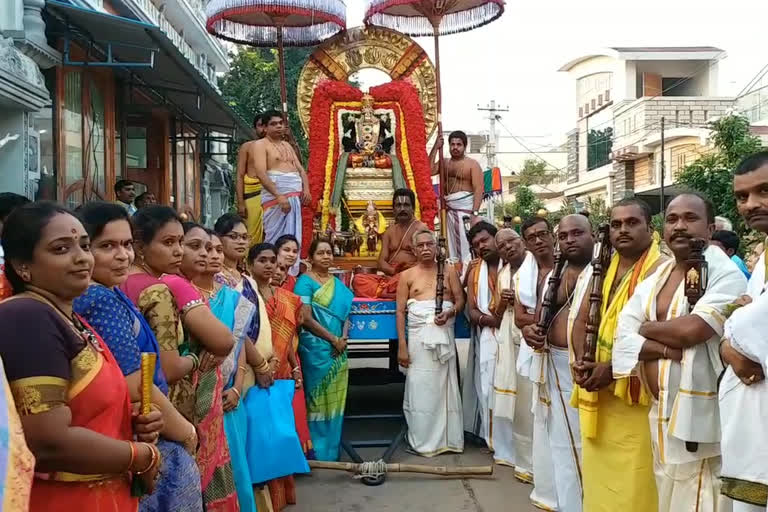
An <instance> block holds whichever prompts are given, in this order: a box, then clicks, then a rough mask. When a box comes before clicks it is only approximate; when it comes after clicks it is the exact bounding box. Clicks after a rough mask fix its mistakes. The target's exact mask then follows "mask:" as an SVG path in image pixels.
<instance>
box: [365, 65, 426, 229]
mask: <svg viewBox="0 0 768 512" xmlns="http://www.w3.org/2000/svg"><path fill="white" fill-rule="evenodd" d="M371 95H372V96H373V97H374V98H376V100H377V101H392V102H394V103H397V104H399V106H400V121H401V126H400V133H401V135H402V141H401V144H402V147H401V144H398V150H400V149H402V150H404V151H405V154H402V155H400V154H399V155H398V157H399V158H400V160H401V161H402V162H404V165H403V170H406V165H405V162H406V161H407V160H410V168H411V169H412V170H413V171H412V172H413V181H414V182H415V183H414V185H415V192H416V197H417V198H418V201H419V204H420V207H421V220H422V222H424V224H426V225H427V226H429V227H430V228H433V227H434V223H435V216H436V215H437V197H436V196H435V190H434V189H433V188H432V167H431V165H430V163H429V156H428V155H427V133H426V131H427V130H426V126H425V125H424V110H423V109H422V107H421V101H420V100H419V93H418V91H417V90H416V88H415V87H414V86H413V85H411V84H410V83H409V82H406V81H403V80H394V81H392V82H389V83H386V84H383V85H379V86H377V87H372V88H371ZM403 121H404V122H403ZM406 133H407V134H408V136H407V137H406V136H405V134H406ZM406 155H407V158H405V157H406ZM409 181H410V180H409Z"/></svg>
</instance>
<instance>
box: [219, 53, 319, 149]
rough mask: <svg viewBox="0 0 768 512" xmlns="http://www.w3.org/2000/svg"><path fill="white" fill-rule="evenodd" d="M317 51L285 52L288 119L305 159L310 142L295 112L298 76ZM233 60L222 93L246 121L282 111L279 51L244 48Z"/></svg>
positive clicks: (224, 80)
mask: <svg viewBox="0 0 768 512" xmlns="http://www.w3.org/2000/svg"><path fill="white" fill-rule="evenodd" d="M313 51H314V48H286V49H285V54H284V55H285V81H286V87H287V92H288V119H289V124H290V126H291V131H292V132H293V135H294V137H296V142H297V144H298V145H299V149H300V150H301V152H302V155H301V157H302V160H303V161H306V157H307V139H306V137H305V136H304V130H303V129H302V128H301V122H300V121H299V115H298V111H297V110H296V89H297V86H298V83H299V73H301V68H302V67H303V66H304V63H305V62H306V60H307V58H308V57H309V55H310V54H311V53H312V52H313ZM230 58H231V59H232V62H231V65H230V69H229V72H227V74H226V75H224V78H223V79H222V80H221V82H220V87H221V93H222V96H223V97H224V99H225V100H226V101H227V103H229V105H230V106H231V107H232V108H233V109H234V110H235V111H236V112H237V113H238V114H240V115H241V116H242V117H243V119H245V120H248V121H251V120H253V118H254V117H255V116H256V115H257V114H261V113H263V112H265V111H267V110H271V109H274V110H280V109H281V106H280V76H279V75H280V73H279V69H278V62H277V52H276V50H270V49H266V48H249V47H245V46H241V47H240V48H239V51H238V52H237V53H232V54H230Z"/></svg>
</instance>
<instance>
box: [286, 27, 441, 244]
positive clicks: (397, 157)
mask: <svg viewBox="0 0 768 512" xmlns="http://www.w3.org/2000/svg"><path fill="white" fill-rule="evenodd" d="M361 69H378V70H380V71H383V72H385V73H387V75H389V77H390V78H392V81H391V82H388V83H385V84H383V85H379V86H376V87H372V88H371V89H370V91H368V92H365V93H364V92H363V91H361V90H359V89H357V88H355V87H353V86H352V85H350V84H349V79H350V77H351V76H352V75H353V74H354V73H356V72H357V71H359V70H361ZM297 107H298V112H299V117H300V120H301V124H302V127H303V128H304V131H305V133H306V134H307V137H308V139H309V155H310V158H309V163H308V166H307V171H308V174H309V181H310V187H311V189H312V197H313V205H312V207H311V208H308V209H305V212H304V219H303V224H304V226H305V228H304V233H303V236H304V240H303V243H304V246H305V247H306V246H308V244H309V242H310V241H311V240H312V237H313V236H318V235H321V234H323V235H330V236H332V237H334V238H336V242H337V243H336V247H337V251H338V252H337V254H338V255H347V256H361V257H364V258H365V257H368V258H371V257H374V256H376V254H377V253H378V251H379V250H380V243H379V242H378V238H379V237H380V234H381V233H383V232H384V230H385V229H386V227H387V226H386V224H387V222H389V221H391V211H392V193H393V191H394V190H395V189H396V188H408V189H411V190H413V191H414V193H415V194H416V203H417V204H416V215H417V217H418V218H420V219H421V220H422V221H423V222H425V223H426V224H427V225H429V226H432V225H433V222H434V219H435V215H436V213H437V205H436V198H435V193H434V189H433V187H432V179H431V174H432V172H431V165H430V162H429V158H428V156H427V151H426V148H427V140H428V139H429V137H430V136H431V135H432V133H433V132H434V130H435V128H436V126H437V83H436V79H435V69H434V67H433V66H432V62H431V61H430V60H429V57H428V56H427V54H426V53H425V52H424V50H423V48H421V47H420V46H419V45H418V44H417V43H416V42H415V41H413V40H412V39H411V38H409V37H408V36H405V35H403V34H401V33H399V32H395V31H393V30H388V29H384V28H379V27H366V28H362V27H359V28H354V29H350V30H347V31H345V32H342V33H340V34H339V35H337V36H335V37H333V38H331V39H329V40H328V41H326V42H324V43H323V44H322V45H320V46H319V47H318V48H317V50H315V52H314V53H313V54H312V55H311V56H310V58H309V59H308V60H307V62H306V64H305V65H304V67H303V68H302V71H301V74H300V76H299V84H298V91H297ZM344 217H346V218H348V219H349V228H348V230H347V231H346V232H341V224H342V218H344Z"/></svg>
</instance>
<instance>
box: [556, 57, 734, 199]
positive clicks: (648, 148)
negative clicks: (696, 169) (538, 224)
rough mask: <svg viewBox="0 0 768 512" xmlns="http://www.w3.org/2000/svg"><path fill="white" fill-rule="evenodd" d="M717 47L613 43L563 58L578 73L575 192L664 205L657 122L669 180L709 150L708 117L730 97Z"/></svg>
mask: <svg viewBox="0 0 768 512" xmlns="http://www.w3.org/2000/svg"><path fill="white" fill-rule="evenodd" d="M724 55H725V52H724V51H723V50H720V49H718V48H714V47H664V48H652V47H642V48H608V49H605V50H601V51H598V52H595V53H592V54H589V55H585V56H581V57H578V58H576V59H573V60H571V61H569V62H567V63H566V64H564V65H563V66H562V67H561V68H560V71H563V72H567V73H569V74H570V75H571V76H572V77H573V78H574V80H575V85H576V91H575V97H576V101H575V105H574V110H573V112H574V118H575V123H576V128H575V129H574V130H572V131H571V132H569V134H568V179H567V187H566V189H565V195H566V197H568V198H572V199H583V198H585V197H588V196H602V197H603V198H605V200H606V204H608V205H610V204H612V203H613V202H614V201H616V200H618V199H621V198H623V197H627V196H632V195H640V196H642V197H643V198H644V199H646V200H647V201H648V202H649V203H650V204H651V206H652V208H653V209H655V210H656V211H658V210H659V199H658V193H659V188H660V187H659V181H660V172H661V170H660V165H659V163H660V160H661V153H660V146H661V144H660V142H661V138H660V127H661V119H662V118H664V122H665V155H664V156H665V161H666V162H665V168H666V172H665V180H664V184H665V187H670V188H669V189H668V190H669V191H670V192H673V191H674V188H673V187H674V183H675V176H676V173H677V172H678V171H679V170H680V169H682V168H683V167H684V166H686V165H688V164H690V163H691V162H693V161H694V160H695V159H696V158H698V156H699V155H700V154H701V153H702V152H705V151H706V150H707V144H708V134H709V131H708V130H707V129H706V128H705V125H706V123H707V121H709V120H711V119H713V118H717V117H721V116H723V115H724V114H725V113H726V112H727V111H728V109H729V108H731V107H732V105H733V101H734V100H733V98H724V97H719V96H718V94H717V83H718V61H719V60H720V59H722V58H723V57H724Z"/></svg>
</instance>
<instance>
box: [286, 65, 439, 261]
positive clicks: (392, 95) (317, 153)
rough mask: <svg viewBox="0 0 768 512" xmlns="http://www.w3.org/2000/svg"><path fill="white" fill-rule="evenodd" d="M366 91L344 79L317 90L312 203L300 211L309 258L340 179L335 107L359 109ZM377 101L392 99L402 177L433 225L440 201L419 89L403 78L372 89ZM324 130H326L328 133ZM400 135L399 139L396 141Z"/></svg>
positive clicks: (311, 159)
mask: <svg viewBox="0 0 768 512" xmlns="http://www.w3.org/2000/svg"><path fill="white" fill-rule="evenodd" d="M362 95H363V93H362V92H361V91H360V90H359V89H355V88H354V87H352V86H351V85H349V84H347V83H346V82H338V81H324V82H321V83H320V84H319V85H318V86H317V87H316V89H315V93H314V97H313V99H312V106H311V109H310V121H309V133H310V140H309V162H308V164H307V175H308V178H309V184H310V192H311V194H312V202H311V204H310V205H309V207H305V208H303V210H302V223H303V225H304V232H303V233H302V244H301V246H302V255H303V256H304V257H306V256H307V253H308V250H309V245H310V243H311V242H312V226H313V219H314V216H315V212H321V214H322V221H321V222H322V226H323V227H325V226H326V225H327V224H328V222H329V217H330V212H329V208H328V205H329V202H330V194H331V191H332V190H333V186H334V183H335V181H336V173H335V172H334V171H335V169H336V166H337V164H338V153H339V152H338V150H337V149H336V144H337V142H338V141H337V139H338V137H337V135H338V134H337V126H336V124H337V123H336V111H337V109H338V108H349V107H358V106H359V102H360V100H361V99H362ZM371 95H372V96H373V97H374V98H375V99H376V101H377V102H391V103H392V104H393V105H391V106H392V107H393V108H394V110H395V112H396V114H397V116H398V124H399V125H400V126H399V134H396V136H395V138H396V140H397V143H396V144H395V146H396V148H397V156H398V158H399V159H400V161H401V163H402V167H403V174H404V178H405V179H406V183H408V185H409V187H411V188H413V189H414V190H415V192H416V197H417V203H418V207H419V209H420V213H421V215H420V217H421V219H422V221H423V222H424V223H425V224H427V225H428V226H430V227H433V226H434V219H435V215H436V214H437V205H436V198H435V193H434V189H433V188H432V178H431V175H432V173H431V167H430V164H429V157H428V156H427V152H426V145H427V141H426V127H425V125H424V115H423V110H422V107H421V101H420V100H419V95H418V92H417V91H416V88H415V87H414V86H413V85H411V84H410V83H408V82H404V81H401V80H397V81H393V82H389V83H387V84H384V85H380V86H378V87H373V88H372V89H371ZM321 134H327V137H325V136H322V135H321ZM398 139H399V140H398Z"/></svg>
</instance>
